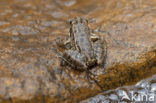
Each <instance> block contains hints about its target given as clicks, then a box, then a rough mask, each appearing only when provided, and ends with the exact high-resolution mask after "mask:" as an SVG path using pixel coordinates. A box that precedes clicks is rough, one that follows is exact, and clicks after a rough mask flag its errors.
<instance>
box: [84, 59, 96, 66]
mask: <svg viewBox="0 0 156 103" xmlns="http://www.w3.org/2000/svg"><path fill="white" fill-rule="evenodd" d="M96 63H97V59H92V60H90V61H88V62H86V65H87V66H88V67H92V66H94V65H95V64H96Z"/></svg>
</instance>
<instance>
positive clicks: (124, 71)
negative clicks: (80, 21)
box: [0, 0, 156, 103]
mask: <svg viewBox="0 0 156 103" xmlns="http://www.w3.org/2000/svg"><path fill="white" fill-rule="evenodd" d="M75 16H81V17H85V18H86V19H88V20H89V24H90V27H91V28H92V29H93V30H94V31H95V32H97V33H100V35H103V36H104V37H105V39H106V41H107V58H106V64H105V68H99V67H96V68H93V69H92V70H91V72H94V73H95V74H97V77H96V78H94V77H93V78H91V77H90V76H89V74H88V73H87V72H79V71H76V70H74V69H73V68H63V67H60V60H59V56H58V55H57V54H56V53H54V52H53V50H52V46H53V42H54V39H56V38H57V37H58V36H60V35H65V36H67V35H68V34H69V23H68V21H69V20H70V19H72V18H74V17H75ZM155 67H156V1H154V0H148V1H147V0H139V1H138V0H133V1H124V0H109V1H108V0H101V1H98V2H97V1H96V0H91V1H90V0H85V1H83V0H62V1H61V0H33V1H32V0H11V1H10V0H5V1H4V0H1V1H0V88H1V89H0V103H4V102H6V103H7V102H8V103H9V102H10V103H21V102H27V103H36V101H38V102H40V103H44V102H48V103H52V102H57V103H58V102H68V103H70V102H77V101H81V100H84V99H87V98H89V97H91V96H95V95H97V94H98V93H101V92H102V91H104V90H109V89H114V88H117V87H120V86H124V85H131V84H135V83H136V82H138V81H139V80H141V79H143V78H146V77H150V76H152V75H154V74H155V73H156V69H155ZM103 71H104V72H103ZM112 97H114V96H112Z"/></svg>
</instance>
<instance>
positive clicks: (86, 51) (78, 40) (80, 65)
mask: <svg viewBox="0 0 156 103" xmlns="http://www.w3.org/2000/svg"><path fill="white" fill-rule="evenodd" d="M70 25H71V27H70V37H69V40H68V41H67V42H66V43H65V46H67V45H68V50H67V49H66V50H65V52H64V53H63V58H64V60H65V61H64V62H66V63H67V64H68V65H70V66H72V67H74V68H76V69H78V70H87V69H89V68H91V67H93V66H95V65H104V59H105V56H106V42H105V41H104V39H103V40H102V39H100V38H99V36H98V35H95V34H92V33H91V32H90V29H89V27H88V21H87V20H86V19H83V18H80V17H77V18H75V19H74V20H72V21H70ZM69 45H70V46H69ZM69 47H70V48H69ZM63 64H64V63H63Z"/></svg>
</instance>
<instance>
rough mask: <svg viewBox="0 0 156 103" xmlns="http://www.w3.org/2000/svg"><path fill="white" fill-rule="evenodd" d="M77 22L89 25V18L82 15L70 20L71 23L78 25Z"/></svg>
mask: <svg viewBox="0 0 156 103" xmlns="http://www.w3.org/2000/svg"><path fill="white" fill-rule="evenodd" d="M76 24H85V25H88V20H86V19H84V18H82V17H75V18H74V19H73V20H70V25H71V26H73V25H76Z"/></svg>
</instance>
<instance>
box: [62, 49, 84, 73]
mask: <svg viewBox="0 0 156 103" xmlns="http://www.w3.org/2000/svg"><path fill="white" fill-rule="evenodd" d="M63 58H66V61H65V62H66V64H68V65H69V66H71V67H72V68H74V69H77V70H80V71H83V70H84V69H87V67H86V64H85V56H84V55H83V54H81V53H79V52H78V51H76V50H66V51H65V53H64V55H63Z"/></svg>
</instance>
